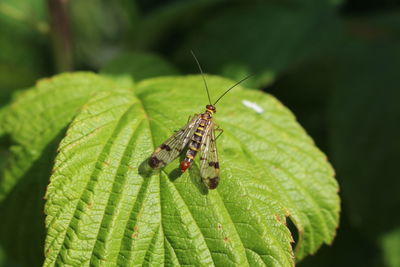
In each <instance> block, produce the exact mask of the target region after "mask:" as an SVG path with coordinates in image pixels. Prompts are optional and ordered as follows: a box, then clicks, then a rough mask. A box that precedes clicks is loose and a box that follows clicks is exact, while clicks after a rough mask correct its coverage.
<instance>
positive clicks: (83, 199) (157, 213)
mask: <svg viewBox="0 0 400 267" xmlns="http://www.w3.org/2000/svg"><path fill="white" fill-rule="evenodd" d="M230 85H232V81H228V80H224V79H221V78H218V77H210V78H209V86H210V88H213V90H212V92H211V94H212V96H213V99H215V98H216V96H217V95H219V94H221V93H222V91H223V90H225V89H226V88H228V87H229V86H230ZM214 89H215V91H214ZM243 100H248V101H252V102H254V103H257V104H258V105H259V106H261V107H262V108H263V109H264V110H265V111H264V112H263V113H261V114H257V113H256V112H255V111H254V110H253V109H251V108H248V107H245V106H244V105H243V104H242V101H243ZM206 103H207V101H206V95H205V93H204V88H203V84H202V78H201V77H200V76H188V77H164V78H154V79H149V80H145V81H143V82H141V83H139V84H138V85H136V86H135V88H134V89H122V90H116V91H113V92H110V91H102V92H99V93H97V94H96V95H95V96H93V98H91V99H90V100H89V101H88V102H87V103H86V104H85V105H84V106H83V108H82V109H81V111H80V113H79V115H78V116H77V117H76V118H75V119H74V120H73V122H72V123H71V125H70V127H69V129H68V130H67V135H66V137H65V138H64V139H63V140H62V142H61V144H60V146H59V152H58V155H57V157H56V162H55V166H54V169H53V171H54V173H53V175H52V177H51V183H50V185H49V186H48V191H47V194H46V198H47V202H46V206H45V212H46V215H47V217H46V227H47V237H46V244H45V249H46V250H45V251H46V261H45V266H52V265H64V264H70V265H99V264H109V265H135V264H136V265H143V264H148V265H150V266H160V265H163V264H165V265H195V266H200V265H201V266H202V265H216V266H231V265H236V266H246V265H249V266H261V265H267V266H292V265H293V264H294V258H293V252H292V248H291V242H292V236H291V234H290V232H289V229H288V228H287V226H286V220H287V219H286V217H287V216H289V218H290V219H291V221H293V222H294V224H295V225H296V227H297V229H298V231H299V239H298V242H297V244H296V245H297V246H296V252H295V254H296V257H297V258H298V259H301V258H303V257H304V256H306V255H308V254H310V253H314V252H315V251H316V250H317V249H318V248H319V247H320V246H321V245H322V244H323V243H330V242H331V241H332V239H333V237H334V234H335V230H336V227H337V224H338V218H339V217H338V216H339V214H338V213H339V198H338V195H337V190H338V186H337V183H336V181H335V179H334V178H333V175H334V174H333V170H332V168H331V167H330V165H329V163H328V162H327V161H326V157H325V156H324V155H323V154H322V153H321V152H320V151H319V150H318V149H317V148H316V147H315V145H314V144H313V142H312V140H311V139H310V138H309V137H308V136H307V135H306V133H305V132H304V130H303V129H302V128H301V127H300V126H299V125H298V124H297V123H296V121H295V118H294V116H293V115H292V114H291V113H290V112H289V111H288V110H287V109H286V108H285V107H283V106H282V104H280V103H279V102H278V101H277V100H276V99H274V98H273V97H272V96H270V95H266V94H264V93H261V92H258V91H254V90H247V89H241V88H235V90H233V91H232V93H230V94H229V95H228V96H226V97H225V98H224V99H223V101H221V102H220V105H219V106H218V113H217V115H216V120H217V122H218V124H219V125H220V126H221V127H222V128H223V129H224V130H225V132H224V134H223V136H222V137H220V138H219V139H218V148H219V156H220V166H221V173H222V175H221V183H220V185H219V187H218V188H217V189H216V190H211V191H208V190H207V189H206V188H205V187H204V185H203V184H202V183H201V181H200V178H199V170H198V165H197V164H195V165H194V166H192V168H191V169H190V170H189V171H188V172H186V173H185V174H183V175H178V174H177V172H176V168H177V166H178V161H177V160H176V161H174V162H172V163H171V164H170V165H168V166H167V167H166V168H165V169H163V170H161V171H159V172H150V171H149V170H148V167H146V166H147V159H148V157H149V155H150V154H151V153H152V151H153V150H154V148H155V146H157V145H159V144H161V143H162V142H163V141H164V140H165V138H167V137H168V136H169V135H170V134H172V133H173V130H176V129H178V128H179V127H180V126H182V125H183V124H184V123H185V121H186V119H187V115H192V114H193V113H194V112H201V111H202V110H203V109H204V105H205V104H206Z"/></svg>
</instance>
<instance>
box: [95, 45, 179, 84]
mask: <svg viewBox="0 0 400 267" xmlns="http://www.w3.org/2000/svg"><path fill="white" fill-rule="evenodd" d="M101 74H105V75H110V76H117V77H118V76H124V75H128V76H130V77H131V78H132V80H134V81H141V80H143V79H145V78H151V77H156V76H166V75H175V74H178V71H177V70H176V69H175V67H174V66H172V65H171V64H170V63H168V62H167V61H165V60H164V59H163V58H161V57H159V56H157V55H154V54H150V53H144V52H140V53H138V52H126V53H121V54H120V55H118V56H117V57H115V58H114V59H112V60H111V61H110V62H108V63H107V64H106V65H105V66H103V68H102V69H101Z"/></svg>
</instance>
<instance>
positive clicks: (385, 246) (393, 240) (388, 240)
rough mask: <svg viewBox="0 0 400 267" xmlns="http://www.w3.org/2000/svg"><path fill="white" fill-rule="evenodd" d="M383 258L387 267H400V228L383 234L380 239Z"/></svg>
mask: <svg viewBox="0 0 400 267" xmlns="http://www.w3.org/2000/svg"><path fill="white" fill-rule="evenodd" d="M381 246H382V250H383V257H384V261H385V263H386V266H388V267H399V266H400V254H399V249H400V228H397V229H394V230H393V231H391V232H389V233H387V234H385V235H384V236H383V237H382V238H381Z"/></svg>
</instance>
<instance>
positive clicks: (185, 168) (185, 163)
mask: <svg viewBox="0 0 400 267" xmlns="http://www.w3.org/2000/svg"><path fill="white" fill-rule="evenodd" d="M189 167H190V162H187V161H186V160H184V161H182V162H181V171H182V172H185V171H186V170H187V168H189Z"/></svg>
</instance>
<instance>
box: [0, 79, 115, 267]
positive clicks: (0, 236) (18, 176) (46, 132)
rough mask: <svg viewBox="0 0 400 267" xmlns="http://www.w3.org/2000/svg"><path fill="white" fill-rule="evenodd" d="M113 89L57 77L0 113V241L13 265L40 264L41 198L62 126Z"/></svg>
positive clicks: (112, 84) (95, 81) (99, 82)
mask: <svg viewBox="0 0 400 267" xmlns="http://www.w3.org/2000/svg"><path fill="white" fill-rule="evenodd" d="M117 86H119V85H117V84H116V83H115V82H111V81H110V80H108V79H105V78H101V77H99V76H97V75H94V74H90V73H76V74H62V75H59V76H56V77H53V78H50V79H43V80H41V81H39V82H38V84H37V85H36V86H35V87H34V88H31V89H29V90H26V91H24V92H22V93H20V94H19V95H18V96H17V97H16V98H15V100H14V101H13V103H12V104H11V105H10V106H7V107H6V108H4V110H3V114H2V117H0V119H1V120H2V123H1V126H2V127H1V128H2V130H1V131H3V134H4V135H5V136H7V137H8V139H10V141H11V147H10V148H9V149H8V150H6V151H7V155H6V156H7V157H4V159H5V162H2V163H1V164H0V165H2V166H1V167H2V168H4V170H3V169H2V170H1V174H0V175H1V176H0V177H1V179H0V214H1V218H2V219H1V220H0V242H1V244H2V246H3V247H4V249H5V250H7V251H8V256H10V257H12V258H13V259H14V260H15V261H16V262H20V263H23V264H24V265H27V266H38V265H41V264H42V263H43V250H44V249H43V245H44V236H45V229H44V222H43V221H44V213H43V209H44V207H43V206H44V200H43V196H44V192H45V187H46V185H47V184H48V181H49V176H50V174H51V169H52V165H53V163H54V158H55V153H56V149H57V146H58V144H59V142H60V140H61V138H62V137H63V135H64V133H65V129H66V127H67V125H68V124H69V123H70V122H71V120H72V119H73V117H74V116H75V115H76V113H77V112H78V111H79V109H80V108H81V107H82V105H83V104H84V103H85V102H86V101H87V99H88V98H89V97H90V96H91V95H92V94H93V93H94V92H96V91H101V90H112V89H113V88H115V87H117ZM16 211H20V212H16Z"/></svg>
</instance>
